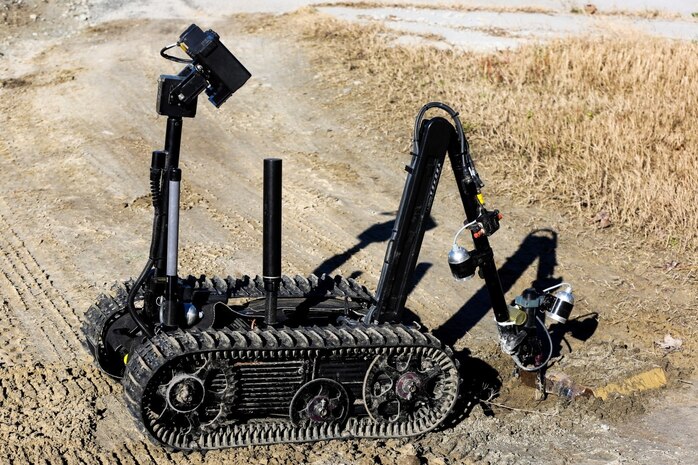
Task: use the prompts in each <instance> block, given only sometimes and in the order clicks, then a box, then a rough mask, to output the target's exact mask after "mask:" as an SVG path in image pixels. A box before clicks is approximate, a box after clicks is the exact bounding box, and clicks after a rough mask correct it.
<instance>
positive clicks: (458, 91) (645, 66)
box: [272, 9, 698, 251]
mask: <svg viewBox="0 0 698 465" xmlns="http://www.w3.org/2000/svg"><path fill="white" fill-rule="evenodd" d="M272 21H282V22H283V23H284V25H283V28H284V29H285V30H286V31H288V30H289V27H291V28H292V30H300V31H302V33H303V35H304V37H306V38H307V39H309V40H310V41H311V42H312V44H314V46H316V47H318V50H317V54H318V57H322V59H321V60H318V63H319V66H320V67H322V68H324V69H325V71H326V72H325V73H323V74H325V75H326V76H332V79H335V80H336V81H337V83H338V84H339V85H343V84H344V83H346V82H352V81H355V80H361V82H363V83H364V84H363V85H362V86H361V88H359V89H356V91H354V92H352V96H351V98H353V99H359V100H363V101H364V102H365V103H366V104H367V106H366V108H367V114H366V115H365V117H366V118H367V119H368V120H369V121H370V122H372V123H373V124H377V125H378V124H379V125H382V127H383V128H386V132H387V134H391V135H392V136H393V137H395V138H396V139H398V138H400V137H403V136H404V135H405V134H406V133H407V131H406V130H405V128H408V127H410V125H411V122H412V118H413V117H414V114H415V113H416V111H417V109H418V108H419V107H420V106H421V105H422V104H424V103H425V102H427V101H430V100H441V101H444V102H447V103H449V104H451V105H452V106H453V107H455V108H456V109H458V110H460V112H461V114H462V118H463V120H464V124H465V125H466V129H467V131H468V136H469V138H470V139H471V145H472V146H473V147H474V149H475V156H476V161H477V162H478V163H479V165H480V167H481V169H482V171H484V172H485V174H486V175H487V178H488V179H489V180H490V181H491V182H492V184H496V186H497V188H498V189H499V190H505V191H508V193H509V194H510V195H512V196H513V197H515V198H519V199H523V200H526V201H529V202H540V203H544V204H548V205H551V206H557V207H562V208H564V209H565V210H567V211H572V212H576V214H577V218H580V219H582V220H585V221H589V222H590V223H591V222H593V220H594V219H597V220H598V219H600V218H601V219H603V223H605V224H608V222H609V220H610V224H612V227H615V228H620V230H621V231H625V232H627V233H633V234H639V235H640V236H641V237H644V238H645V239H646V240H647V244H648V245H649V246H653V247H654V246H661V247H669V248H672V249H674V250H676V251H695V250H698V201H696V192H698V130H697V129H696V128H698V105H696V102H698V81H696V79H695V76H698V60H696V56H698V44H696V43H688V42H678V41H670V40H663V39H655V38H650V37H645V36H618V37H612V38H608V37H606V38H598V39H581V38H570V39H565V40H559V41H556V42H552V43H549V44H547V45H530V46H525V47H523V48H521V49H519V50H516V51H512V52H507V53H496V54H490V55H480V54H472V53H461V52H454V51H444V50H436V49H433V48H427V47H425V48H403V47H394V46H390V45H386V42H387V41H386V34H389V33H387V32H386V31H385V30H384V29H381V28H380V27H377V26H359V25H352V24H347V23H343V22H340V21H337V20H334V19H331V18H328V17H325V16H321V15H318V14H317V13H315V12H313V11H312V10H309V9H306V10H303V11H301V12H299V13H296V14H294V15H292V16H290V17H286V18H284V19H283V20H280V19H277V20H272ZM289 22H290V23H291V24H289ZM407 142H408V141H406V140H399V143H400V144H401V146H405V147H406V146H407ZM596 226H597V225H596Z"/></svg>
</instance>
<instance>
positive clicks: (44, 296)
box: [0, 201, 81, 362]
mask: <svg viewBox="0 0 698 465" xmlns="http://www.w3.org/2000/svg"><path fill="white" fill-rule="evenodd" d="M0 208H2V211H4V212H9V211H11V210H10V209H9V208H8V206H7V205H6V204H5V202H4V201H2V202H0ZM0 251H2V256H3V260H2V263H1V264H0V292H2V294H3V295H4V296H5V301H4V302H5V303H4V304H3V305H4V306H5V307H7V309H8V310H9V311H8V312H7V314H8V315H10V317H9V318H8V320H7V321H6V325H3V326H6V327H3V335H2V338H3V339H10V340H14V339H17V340H27V342H30V344H26V345H25V349H27V350H28V351H29V352H30V353H32V358H33V359H35V360H46V361H49V362H56V361H66V362H67V361H68V360H72V359H74V358H75V355H76V353H77V352H78V348H79V347H80V346H81V342H80V341H81V335H80V334H79V332H78V331H79V327H80V321H79V318H78V316H77V313H76V311H75V309H74V308H72V307H71V306H70V304H69V303H68V301H67V300H66V299H65V297H64V296H63V294H62V293H61V292H60V291H59V290H58V289H56V288H55V287H54V286H53V284H52V282H51V281H50V279H49V277H48V275H47V274H46V273H45V272H44V271H43V269H42V268H41V266H40V265H39V264H38V263H37V261H36V260H35V258H34V256H33V255H32V254H31V252H30V251H29V250H28V249H27V248H26V246H25V245H24V242H23V241H22V240H21V239H20V238H19V236H18V235H17V234H16V233H15V232H14V230H13V229H12V228H11V227H10V226H9V223H8V221H7V220H6V218H5V216H4V215H3V214H0ZM14 352H16V348H12V346H10V347H3V348H1V349H0V357H2V358H3V359H8V360H9V359H11V357H12V354H13V353H14Z"/></svg>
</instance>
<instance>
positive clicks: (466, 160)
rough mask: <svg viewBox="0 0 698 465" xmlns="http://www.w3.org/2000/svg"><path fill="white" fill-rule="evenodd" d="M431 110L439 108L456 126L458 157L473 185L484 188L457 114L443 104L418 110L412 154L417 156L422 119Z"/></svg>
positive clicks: (427, 105) (436, 103) (429, 105)
mask: <svg viewBox="0 0 698 465" xmlns="http://www.w3.org/2000/svg"><path fill="white" fill-rule="evenodd" d="M432 108H439V109H441V110H443V111H445V112H446V113H448V114H449V116H450V117H451V119H453V122H454V123H455V125H456V133H457V135H458V141H459V142H460V155H461V157H463V165H464V166H466V167H467V168H468V171H469V172H470V176H471V177H472V178H473V180H474V181H475V183H476V184H477V187H479V188H482V187H484V185H485V184H484V183H483V182H482V180H481V179H480V175H479V174H478V172H477V170H476V169H475V162H474V161H473V157H472V156H471V155H470V145H469V144H468V140H467V139H466V138H465V133H464V131H463V125H462V124H461V121H460V118H459V117H458V112H457V111H455V110H454V109H453V108H451V107H449V106H448V105H446V104H445V103H441V102H429V103H427V104H426V105H424V106H423V107H422V109H421V110H419V113H418V114H417V118H416V119H415V121H414V133H413V135H412V140H413V144H412V153H413V154H417V153H419V129H420V128H421V126H422V120H423V119H424V114H425V113H426V112H427V111H428V110H430V109H432Z"/></svg>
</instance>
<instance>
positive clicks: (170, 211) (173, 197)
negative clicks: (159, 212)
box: [166, 180, 180, 276]
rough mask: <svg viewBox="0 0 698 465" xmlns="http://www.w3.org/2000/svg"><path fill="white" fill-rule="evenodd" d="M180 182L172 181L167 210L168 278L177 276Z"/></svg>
mask: <svg viewBox="0 0 698 465" xmlns="http://www.w3.org/2000/svg"><path fill="white" fill-rule="evenodd" d="M179 183H180V181H179V180H171V181H170V186H169V197H168V200H167V202H168V208H167V270H166V272H167V276H177V251H178V249H179V247H178V245H179V244H178V241H179Z"/></svg>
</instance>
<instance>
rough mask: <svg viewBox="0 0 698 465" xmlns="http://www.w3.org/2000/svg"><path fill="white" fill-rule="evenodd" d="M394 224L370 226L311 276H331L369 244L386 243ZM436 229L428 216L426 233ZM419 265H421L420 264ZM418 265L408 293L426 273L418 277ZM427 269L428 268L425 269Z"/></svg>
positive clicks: (357, 275) (360, 272)
mask: <svg viewBox="0 0 698 465" xmlns="http://www.w3.org/2000/svg"><path fill="white" fill-rule="evenodd" d="M383 215H391V216H395V213H392V212H385V213H383ZM394 224H395V220H394V219H392V220H389V221H384V222H382V223H377V224H374V225H371V226H370V227H369V228H368V229H366V230H365V231H364V232H362V233H361V234H359V235H358V236H356V238H357V239H358V240H359V242H357V243H356V244H354V245H353V246H352V247H350V248H348V249H347V250H345V251H344V252H342V253H338V254H336V255H334V256H332V257H330V258H328V259H327V260H325V261H324V262H322V263H321V264H319V265H318V266H317V268H315V270H314V271H313V274H315V275H317V276H321V275H322V274H323V273H326V274H331V273H332V272H333V271H335V270H336V269H337V268H339V267H340V266H342V265H344V264H345V263H346V262H347V261H349V259H350V258H351V257H352V256H354V254H356V253H357V252H359V251H360V250H363V249H365V248H366V247H368V246H369V245H370V244H373V243H374V242H387V241H388V239H390V235H391V234H392V232H393V226H394ZM435 227H436V222H435V221H434V219H433V218H432V217H431V216H430V217H429V221H428V222H427V227H426V231H429V230H430V229H434V228H435ZM420 265H421V264H420ZM420 265H418V266H417V270H416V272H415V277H414V281H413V283H412V286H411V287H410V291H411V290H412V289H413V288H414V286H416V285H417V283H419V280H421V278H423V277H424V273H426V270H422V274H421V275H420V268H419V267H420ZM429 266H431V265H429ZM427 268H428V267H427ZM362 274H363V272H362V271H354V272H353V273H352V274H351V275H349V277H350V278H357V277H359V276H361V275H362Z"/></svg>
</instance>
